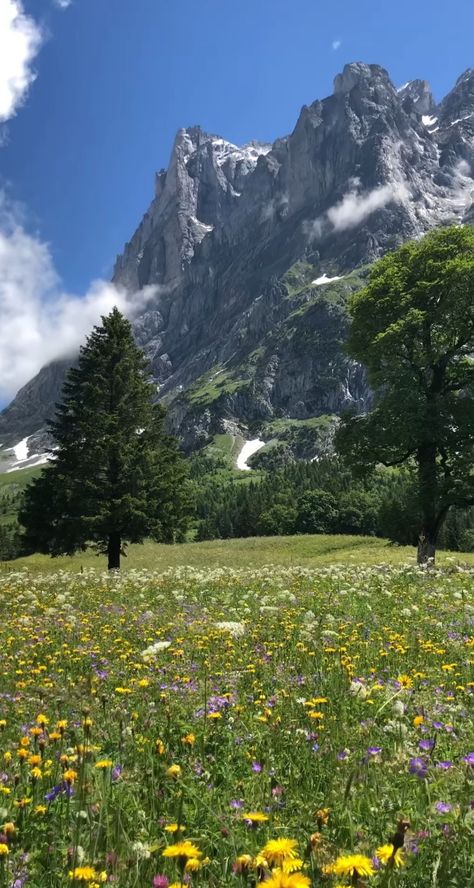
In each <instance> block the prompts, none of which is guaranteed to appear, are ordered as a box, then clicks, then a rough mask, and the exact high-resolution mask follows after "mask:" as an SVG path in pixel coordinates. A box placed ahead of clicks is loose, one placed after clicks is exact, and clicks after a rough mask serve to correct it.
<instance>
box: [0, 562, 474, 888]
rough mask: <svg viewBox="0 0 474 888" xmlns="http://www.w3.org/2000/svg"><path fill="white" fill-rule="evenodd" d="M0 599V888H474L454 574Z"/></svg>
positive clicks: (295, 572)
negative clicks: (231, 887)
mask: <svg viewBox="0 0 474 888" xmlns="http://www.w3.org/2000/svg"><path fill="white" fill-rule="evenodd" d="M0 586H1V596H0V607H1V620H0V651H1V662H2V684H1V690H0V694H1V697H0V699H1V707H0V757H1V762H0V794H1V798H0V888H22V886H23V885H25V886H28V888H29V886H31V888H64V886H71V888H75V886H83V885H86V886H89V888H97V886H99V885H102V884H110V885H114V886H117V888H142V886H143V888H144V886H149V888H167V886H173V888H177V886H190V888H193V886H222V885H235V886H236V888H237V886H245V885H252V886H254V885H256V884H258V883H260V882H262V883H264V884H265V886H266V888H306V886H319V885H321V886H327V888H336V886H337V888H342V886H350V885H352V886H374V888H382V886H385V888H389V886H390V888H395V886H399V888H421V886H433V888H436V886H438V888H447V886H457V888H468V886H469V885H473V884H474V876H473V873H474V726H473V718H472V715H473V712H472V702H473V698H474V680H473V679H474V674H473V673H474V670H473V662H474V637H473V636H474V632H473V623H474V604H473V598H474V597H473V589H474V572H473V571H472V570H470V569H468V568H466V569H465V570H462V569H460V568H457V567H455V566H452V567H450V568H446V569H443V570H434V569H433V570H430V571H419V570H416V569H414V568H412V567H403V566H390V567H388V566H385V567H374V566H372V567H362V566H360V565H359V566H357V567H356V566H349V567H348V566H343V565H341V566H327V567H321V568H319V569H313V568H311V569H310V568H306V569H303V568H295V567H283V566H274V567H272V566H269V567H262V568H258V569H253V570H248V569H242V570H231V569H222V568H209V569H207V570H206V569H195V568H194V569H192V568H186V569H185V568H175V569H173V570H169V571H165V572H164V573H161V574H158V573H154V572H153V571H150V570H143V571H133V570H132V571H130V572H128V573H126V574H124V575H123V576H117V577H115V576H108V575H104V574H101V573H99V572H98V571H94V570H89V569H87V570H85V571H84V572H83V573H74V574H73V573H69V572H66V571H64V572H63V571H58V572H56V573H49V574H47V573H45V574H38V575H34V574H31V573H28V571H26V570H25V571H23V570H22V571H19V572H17V573H3V574H1V575H0Z"/></svg>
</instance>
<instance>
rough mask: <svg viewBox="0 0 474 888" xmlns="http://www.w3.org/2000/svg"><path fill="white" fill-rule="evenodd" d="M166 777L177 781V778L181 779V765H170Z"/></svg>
mask: <svg viewBox="0 0 474 888" xmlns="http://www.w3.org/2000/svg"><path fill="white" fill-rule="evenodd" d="M166 776H167V777H172V778H173V780H177V779H178V777H181V765H170V767H169V768H168V769H167V771H166Z"/></svg>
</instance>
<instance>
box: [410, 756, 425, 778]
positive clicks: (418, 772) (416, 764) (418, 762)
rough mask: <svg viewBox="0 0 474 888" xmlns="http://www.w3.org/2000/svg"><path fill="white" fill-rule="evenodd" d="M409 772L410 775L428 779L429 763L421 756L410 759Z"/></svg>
mask: <svg viewBox="0 0 474 888" xmlns="http://www.w3.org/2000/svg"><path fill="white" fill-rule="evenodd" d="M409 770H410V774H414V775H415V776H416V777H421V778H423V777H426V772H427V770H428V762H427V761H426V759H424V758H421V756H415V758H411V759H410V764H409Z"/></svg>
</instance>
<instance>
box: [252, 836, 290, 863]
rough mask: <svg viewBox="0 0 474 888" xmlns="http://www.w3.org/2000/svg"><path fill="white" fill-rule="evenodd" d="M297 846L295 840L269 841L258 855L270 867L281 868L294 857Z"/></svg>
mask: <svg viewBox="0 0 474 888" xmlns="http://www.w3.org/2000/svg"><path fill="white" fill-rule="evenodd" d="M297 844H298V843H297V842H296V840H295V839H270V841H268V842H267V844H266V845H265V847H264V848H262V850H261V852H260V853H261V855H262V857H264V858H265V860H266V861H267V863H268V864H270V866H281V864H282V863H283V862H284V861H285V860H291V859H292V858H294V857H296V850H295V849H296V847H297Z"/></svg>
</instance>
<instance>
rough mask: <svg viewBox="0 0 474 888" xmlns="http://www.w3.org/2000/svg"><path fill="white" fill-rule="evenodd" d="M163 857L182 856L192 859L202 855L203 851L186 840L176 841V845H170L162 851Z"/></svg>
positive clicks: (185, 858)
mask: <svg viewBox="0 0 474 888" xmlns="http://www.w3.org/2000/svg"><path fill="white" fill-rule="evenodd" d="M162 857H180V858H181V859H183V860H191V859H192V858H195V859H196V858H197V859H198V858H199V857H202V851H200V850H199V848H198V847H197V845H193V843H192V842H189V841H188V840H185V841H184V842H176V843H175V844H174V845H168V847H167V848H165V850H164V851H163V852H162Z"/></svg>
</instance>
